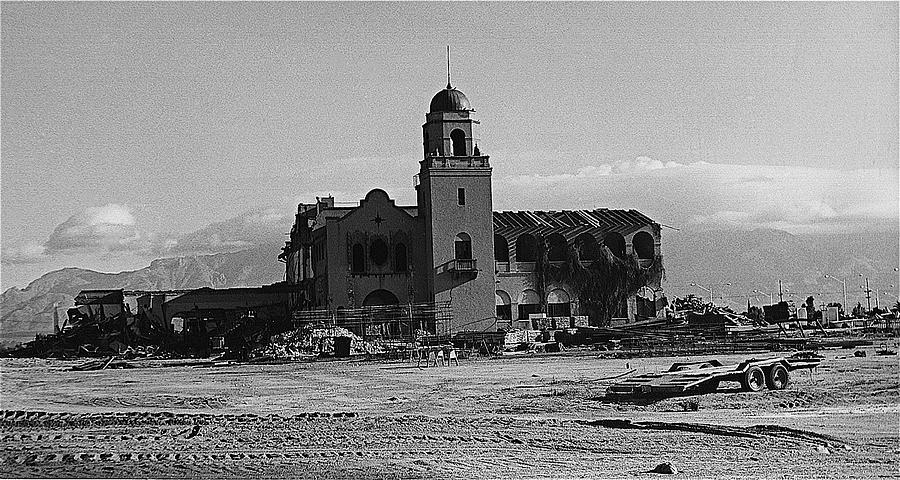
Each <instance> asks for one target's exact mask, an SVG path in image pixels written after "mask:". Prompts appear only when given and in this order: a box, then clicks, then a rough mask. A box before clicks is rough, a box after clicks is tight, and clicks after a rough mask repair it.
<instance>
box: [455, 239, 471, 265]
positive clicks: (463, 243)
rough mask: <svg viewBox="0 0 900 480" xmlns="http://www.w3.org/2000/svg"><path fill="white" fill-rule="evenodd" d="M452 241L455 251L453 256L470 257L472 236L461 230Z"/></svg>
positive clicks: (466, 258)
mask: <svg viewBox="0 0 900 480" xmlns="http://www.w3.org/2000/svg"><path fill="white" fill-rule="evenodd" d="M453 243H454V247H455V252H456V255H455V256H454V258H456V259H457V260H471V259H472V237H469V234H467V233H465V232H463V233H460V234H458V235H456V240H455V241H454V242H453Z"/></svg>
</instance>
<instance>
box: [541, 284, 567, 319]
mask: <svg viewBox="0 0 900 480" xmlns="http://www.w3.org/2000/svg"><path fill="white" fill-rule="evenodd" d="M571 313H572V308H571V304H570V303H569V294H568V293H566V291H565V290H563V289H561V288H557V289H555V290H553V291H551V292H550V294H548V295H547V316H548V317H568V316H569V315H571Z"/></svg>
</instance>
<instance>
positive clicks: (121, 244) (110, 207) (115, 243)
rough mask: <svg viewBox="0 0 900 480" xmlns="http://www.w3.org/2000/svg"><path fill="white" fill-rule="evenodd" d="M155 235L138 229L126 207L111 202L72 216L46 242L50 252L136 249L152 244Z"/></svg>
mask: <svg viewBox="0 0 900 480" xmlns="http://www.w3.org/2000/svg"><path fill="white" fill-rule="evenodd" d="M151 243H152V238H150V236H149V235H147V234H146V233H144V232H141V231H140V230H139V229H138V228H137V222H136V221H135V218H134V216H133V215H132V214H131V211H130V210H129V209H128V207H127V206H124V205H119V204H115V203H110V204H107V205H104V206H102V207H89V208H86V209H84V210H83V211H82V212H79V213H77V214H75V215H72V216H71V217H69V218H68V219H67V220H66V221H65V222H63V223H61V224H59V225H57V227H56V228H55V229H54V230H53V232H52V233H51V234H50V237H49V238H47V241H46V242H44V244H43V247H44V248H45V249H46V253H47V254H51V255H52V254H55V253H60V252H69V251H76V250H102V251H107V252H114V251H134V250H144V249H147V248H148V247H150V245H151Z"/></svg>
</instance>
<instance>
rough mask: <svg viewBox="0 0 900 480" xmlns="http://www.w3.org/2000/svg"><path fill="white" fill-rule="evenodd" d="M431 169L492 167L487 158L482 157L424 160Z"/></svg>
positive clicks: (428, 158) (432, 157)
mask: <svg viewBox="0 0 900 480" xmlns="http://www.w3.org/2000/svg"><path fill="white" fill-rule="evenodd" d="M422 163H423V164H424V165H425V166H426V167H429V168H455V167H490V166H491V164H490V163H489V161H488V157H487V156H481V157H443V156H440V157H439V156H431V157H426V158H425V160H422Z"/></svg>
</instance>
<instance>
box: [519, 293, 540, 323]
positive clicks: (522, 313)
mask: <svg viewBox="0 0 900 480" xmlns="http://www.w3.org/2000/svg"><path fill="white" fill-rule="evenodd" d="M540 311H541V296H540V295H538V293H537V292H536V291H534V290H530V289H529V290H523V291H522V295H521V296H520V297H519V320H528V315H529V314H532V313H539V312H540Z"/></svg>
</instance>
